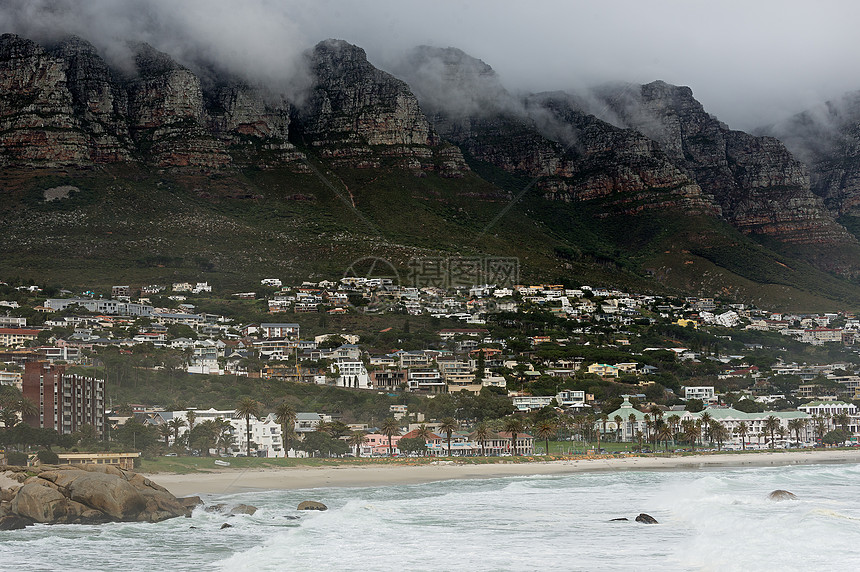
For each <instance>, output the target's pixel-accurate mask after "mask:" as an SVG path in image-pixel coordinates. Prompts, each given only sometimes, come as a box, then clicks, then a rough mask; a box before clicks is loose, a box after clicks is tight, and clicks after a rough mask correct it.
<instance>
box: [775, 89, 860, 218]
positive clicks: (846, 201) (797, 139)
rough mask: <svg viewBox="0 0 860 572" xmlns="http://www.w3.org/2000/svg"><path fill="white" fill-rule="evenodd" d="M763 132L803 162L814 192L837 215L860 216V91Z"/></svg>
mask: <svg viewBox="0 0 860 572" xmlns="http://www.w3.org/2000/svg"><path fill="white" fill-rule="evenodd" d="M760 131H761V132H762V133H764V134H768V135H772V136H774V137H777V138H778V139H779V140H780V141H782V142H783V143H784V144H785V145H786V147H788V149H789V150H790V151H791V152H792V153H793V154H794V155H795V156H796V157H797V158H798V159H800V160H801V161H803V163H804V164H805V165H806V166H807V168H808V169H809V175H810V187H811V189H812V192H814V193H815V194H816V195H818V196H819V197H821V198H822V199H823V200H824V204H825V205H827V208H828V209H829V210H830V211H831V212H832V213H833V214H834V215H837V216H838V215H853V216H860V92H854V93H849V94H846V95H845V96H844V97H842V98H841V99H838V100H835V101H829V102H827V103H825V104H823V105H821V106H819V107H817V108H814V109H811V110H809V111H805V112H803V113H801V114H799V115H796V116H794V117H792V118H791V119H789V120H787V121H784V122H782V123H778V124H776V125H772V126H770V127H767V128H763V129H761V130H760Z"/></svg>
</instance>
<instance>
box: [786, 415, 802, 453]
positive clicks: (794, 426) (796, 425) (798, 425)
mask: <svg viewBox="0 0 860 572" xmlns="http://www.w3.org/2000/svg"><path fill="white" fill-rule="evenodd" d="M804 427H806V419H803V418H800V417H798V418H797V419H789V420H788V431H789V432H791V431H794V435H795V437H797V446H798V447H800V444H801V443H802V441H801V440H800V431H801V430H802V429H803V428H804Z"/></svg>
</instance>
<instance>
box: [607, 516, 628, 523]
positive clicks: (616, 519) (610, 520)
mask: <svg viewBox="0 0 860 572" xmlns="http://www.w3.org/2000/svg"><path fill="white" fill-rule="evenodd" d="M619 520H629V519H627V518H624V517H622V518H612V519H609V522H617V521H619Z"/></svg>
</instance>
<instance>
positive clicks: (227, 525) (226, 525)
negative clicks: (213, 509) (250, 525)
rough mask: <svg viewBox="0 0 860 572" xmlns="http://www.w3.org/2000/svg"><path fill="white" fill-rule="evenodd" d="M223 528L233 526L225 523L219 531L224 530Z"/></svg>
mask: <svg viewBox="0 0 860 572" xmlns="http://www.w3.org/2000/svg"><path fill="white" fill-rule="evenodd" d="M225 528H233V525H232V524H228V523H226V522H225V523H224V524H222V525H221V530H224V529H225Z"/></svg>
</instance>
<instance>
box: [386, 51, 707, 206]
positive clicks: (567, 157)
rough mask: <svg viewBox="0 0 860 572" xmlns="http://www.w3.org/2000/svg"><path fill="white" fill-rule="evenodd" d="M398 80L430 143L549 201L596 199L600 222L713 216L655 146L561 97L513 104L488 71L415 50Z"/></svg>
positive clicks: (459, 58) (453, 54)
mask: <svg viewBox="0 0 860 572" xmlns="http://www.w3.org/2000/svg"><path fill="white" fill-rule="evenodd" d="M398 73H400V74H402V75H403V77H405V78H406V79H407V80H408V81H409V83H410V85H412V86H413V87H414V89H415V91H416V93H417V94H419V96H420V97H421V98H422V99H421V104H422V108H423V109H425V110H426V111H427V112H428V115H429V117H430V119H431V121H432V123H433V125H434V127H435V128H436V129H437V130H438V131H439V133H440V135H442V136H443V137H445V138H446V139H449V140H451V141H453V142H455V143H457V144H458V145H459V146H460V147H461V148H462V149H463V150H464V151H466V152H467V153H468V154H469V155H471V156H472V157H474V158H476V159H479V160H481V161H484V162H487V163H490V164H492V165H494V166H496V167H499V168H501V169H504V170H506V171H509V172H512V173H521V174H525V175H527V176H529V177H533V178H535V179H536V180H535V185H536V187H537V188H538V189H541V190H542V191H543V193H544V195H545V196H546V197H548V198H550V199H556V200H563V201H585V200H594V199H601V200H603V201H606V206H607V209H608V210H607V214H608V213H609V212H610V211H611V212H625V213H632V212H639V211H642V210H648V209H654V208H670V207H674V208H680V209H683V210H687V211H689V212H697V213H699V212H707V213H709V214H717V213H718V210H719V209H717V208H716V206H715V205H714V204H713V202H712V201H711V200H710V199H709V197H706V196H704V195H703V194H702V193H701V190H700V189H699V188H698V186H697V185H696V184H695V183H694V182H693V181H691V180H690V179H689V177H687V176H686V175H684V174H683V173H681V172H680V171H679V170H678V169H677V168H676V167H675V166H674V165H672V163H671V162H670V161H668V160H667V159H666V157H665V156H664V155H663V153H662V152H661V151H660V150H659V149H658V148H657V145H656V144H654V143H653V142H652V141H649V140H648V139H647V138H646V137H644V136H642V135H641V134H639V133H636V132H633V131H631V130H623V129H618V128H616V127H614V126H612V125H610V124H608V123H606V122H604V121H601V120H599V119H597V118H596V117H594V116H591V115H588V114H586V113H583V112H581V111H579V110H577V109H576V106H575V105H574V104H573V101H572V98H570V96H568V95H566V94H561V93H558V94H540V95H537V96H532V97H529V98H527V99H525V100H523V99H519V98H516V97H514V96H512V95H511V94H510V93H508V92H507V91H506V90H505V89H504V88H503V87H502V86H501V84H500V83H499V80H498V77H497V76H496V74H495V72H494V71H493V70H492V68H491V67H490V66H488V65H487V64H486V63H484V62H482V61H480V60H477V59H475V58H472V57H470V56H468V55H467V54H465V53H463V52H462V51H460V50H457V49H454V48H447V49H440V48H431V47H426V46H423V47H420V48H418V49H416V50H414V51H413V52H411V53H410V54H408V55H407V57H406V58H405V59H404V62H403V64H402V65H400V66H399V67H398Z"/></svg>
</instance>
